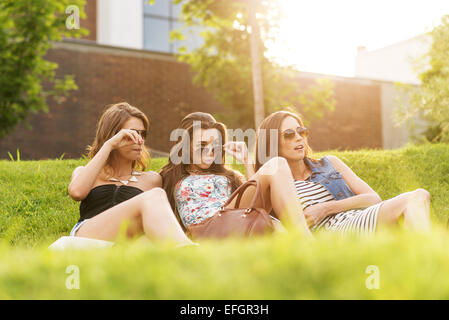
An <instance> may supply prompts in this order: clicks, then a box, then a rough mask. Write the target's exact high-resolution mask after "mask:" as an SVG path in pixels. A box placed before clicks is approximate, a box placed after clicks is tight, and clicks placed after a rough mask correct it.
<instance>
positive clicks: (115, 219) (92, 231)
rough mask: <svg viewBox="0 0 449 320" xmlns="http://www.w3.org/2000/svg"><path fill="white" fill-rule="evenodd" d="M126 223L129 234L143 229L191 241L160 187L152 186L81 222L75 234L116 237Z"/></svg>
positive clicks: (154, 235)
mask: <svg viewBox="0 0 449 320" xmlns="http://www.w3.org/2000/svg"><path fill="white" fill-rule="evenodd" d="M123 223H128V228H127V230H126V232H127V236H129V237H133V236H136V235H139V234H142V233H144V234H145V235H146V236H147V237H148V238H150V239H160V240H169V239H171V240H173V241H175V242H177V243H179V244H191V243H192V242H191V241H190V239H189V238H188V237H187V236H186V235H185V233H184V232H183V230H182V228H181V226H180V225H179V223H178V220H177V219H176V217H175V215H174V213H173V211H172V210H171V207H170V204H169V202H168V199H167V195H166V193H165V191H164V190H163V189H161V188H154V189H151V190H150V191H147V192H144V193H142V194H140V195H138V196H136V197H134V198H132V199H130V200H128V201H124V202H122V203H120V204H118V205H116V206H114V207H112V208H110V209H108V210H106V211H104V212H102V213H100V214H98V215H96V216H95V217H93V218H91V219H89V220H88V221H87V222H86V223H85V224H83V225H82V226H81V228H80V229H79V230H78V231H77V232H76V236H80V237H86V238H93V239H100V240H108V241H114V240H115V239H116V238H117V236H118V233H119V231H120V227H121V225H122V224H123Z"/></svg>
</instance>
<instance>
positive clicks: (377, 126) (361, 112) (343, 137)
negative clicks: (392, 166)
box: [299, 77, 382, 151]
mask: <svg viewBox="0 0 449 320" xmlns="http://www.w3.org/2000/svg"><path fill="white" fill-rule="evenodd" d="M332 81H333V83H334V92H335V98H336V106H335V110H334V111H333V112H327V113H325V114H324V116H323V117H322V118H320V119H316V120H313V121H312V122H311V123H310V125H309V129H310V138H309V143H310V146H311V147H312V149H313V150H315V151H323V150H330V149H340V150H346V149H348V150H355V149H361V148H382V120H381V119H382V114H381V110H382V105H381V87H380V84H379V83H377V82H374V81H366V80H357V79H348V78H334V79H332ZM313 82H314V79H313V78H311V77H305V78H301V79H300V80H299V84H300V86H301V87H307V86H309V85H311V84H313Z"/></svg>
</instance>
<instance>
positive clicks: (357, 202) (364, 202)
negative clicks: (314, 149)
mask: <svg viewBox="0 0 449 320" xmlns="http://www.w3.org/2000/svg"><path fill="white" fill-rule="evenodd" d="M328 159H329V160H330V161H331V163H332V165H333V166H334V168H335V170H337V171H338V172H340V173H341V175H342V177H343V180H344V181H345V182H346V183H347V184H348V186H349V187H350V188H351V190H352V191H353V192H354V194H355V196H353V197H349V198H346V199H342V200H334V201H329V202H328V203H327V211H328V214H333V213H337V212H342V211H346V210H350V209H355V208H365V207H369V206H371V205H374V204H376V203H379V202H381V201H382V199H381V198H380V197H379V195H378V194H377V192H376V191H374V190H373V189H372V188H371V187H370V186H369V185H368V184H367V183H366V182H365V181H363V180H362V179H360V178H359V177H358V176H357V175H356V174H355V173H354V172H353V171H352V170H351V169H350V168H349V167H348V166H347V165H346V164H345V163H344V162H343V161H341V160H340V159H339V158H337V157H335V156H328Z"/></svg>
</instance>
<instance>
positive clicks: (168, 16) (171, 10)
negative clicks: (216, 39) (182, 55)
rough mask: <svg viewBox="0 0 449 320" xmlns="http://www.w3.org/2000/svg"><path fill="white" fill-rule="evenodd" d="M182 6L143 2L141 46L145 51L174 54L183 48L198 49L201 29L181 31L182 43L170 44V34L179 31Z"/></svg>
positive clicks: (161, 0)
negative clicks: (183, 34) (183, 36)
mask: <svg viewBox="0 0 449 320" xmlns="http://www.w3.org/2000/svg"><path fill="white" fill-rule="evenodd" d="M181 14H182V4H177V5H175V4H174V3H173V2H172V1H171V0H158V1H155V2H154V4H153V5H150V4H149V3H148V0H143V15H144V16H143V28H144V29H143V37H144V41H143V46H144V49H146V50H152V51H159V52H166V53H176V52H177V51H178V49H179V48H180V47H182V46H185V47H186V48H187V50H193V49H195V48H198V47H199V46H201V44H202V38H201V36H200V30H201V28H198V27H194V28H188V29H187V30H183V33H185V40H184V41H175V42H170V32H171V31H172V30H176V29H179V28H180V27H181V26H182V22H179V18H180V16H181Z"/></svg>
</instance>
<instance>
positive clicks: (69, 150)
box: [0, 0, 406, 159]
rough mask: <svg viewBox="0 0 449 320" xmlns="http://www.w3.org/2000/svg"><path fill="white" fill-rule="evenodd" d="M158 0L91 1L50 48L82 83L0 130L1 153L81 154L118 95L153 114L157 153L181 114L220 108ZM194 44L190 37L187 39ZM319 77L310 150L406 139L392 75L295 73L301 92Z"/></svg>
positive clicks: (169, 11)
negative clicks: (318, 112)
mask: <svg viewBox="0 0 449 320" xmlns="http://www.w3.org/2000/svg"><path fill="white" fill-rule="evenodd" d="M170 2H171V1H169V0H167V1H166V4H167V3H170ZM157 3H159V4H160V6H159V7H152V8H151V9H154V10H153V11H151V10H150V9H148V8H147V7H146V6H147V4H145V2H144V1H142V0H127V1H120V0H97V1H95V0H88V2H87V7H86V13H87V19H86V20H82V22H81V25H82V27H85V28H87V29H89V30H90V34H89V36H87V37H85V39H82V40H73V39H65V40H64V41H62V42H60V43H55V44H54V47H53V49H51V50H50V51H49V52H48V54H47V59H48V60H50V61H54V62H56V63H58V65H59V68H58V69H57V76H58V77H62V76H63V75H65V74H73V75H74V76H75V81H76V83H77V85H78V87H79V89H78V90H77V91H73V92H72V93H71V94H70V96H69V97H68V98H67V100H66V101H65V102H64V103H62V104H56V103H54V102H53V101H49V112H48V113H39V114H35V115H32V116H31V117H30V119H29V123H30V125H31V129H29V128H27V127H26V126H25V125H20V126H18V127H17V128H16V130H14V131H13V132H12V133H11V134H10V135H8V136H7V137H5V138H3V139H1V140H0V158H8V152H11V153H13V154H14V153H15V151H16V150H17V149H19V150H20V154H21V158H22V159H46V158H59V157H60V156H61V155H62V154H64V157H65V158H78V157H80V156H81V155H82V154H84V153H85V150H86V146H87V145H88V144H90V143H92V141H93V138H94V136H95V130H96V128H95V125H96V122H97V120H98V118H99V116H100V115H101V113H102V111H103V110H104V108H105V106H106V105H109V104H112V103H117V102H121V101H127V102H129V103H130V104H132V105H134V106H136V107H138V108H140V109H142V110H143V111H144V112H145V113H146V114H147V115H148V116H149V118H150V121H151V124H150V130H149V139H148V141H147V142H146V143H147V146H148V147H150V148H151V149H152V150H158V151H162V152H168V151H169V146H170V141H169V139H170V133H171V131H172V130H173V129H175V128H176V126H177V125H178V123H179V121H180V120H181V119H182V118H183V117H184V116H185V115H186V114H188V113H190V112H193V111H203V112H210V113H215V112H223V111H224V110H226V109H225V107H224V106H223V105H222V104H221V103H220V102H219V101H218V100H217V99H216V98H215V97H214V96H213V95H212V94H211V93H210V92H208V91H207V90H206V89H205V88H203V87H199V86H196V85H194V84H193V83H192V78H193V74H192V72H191V70H190V68H189V66H188V65H186V64H184V63H180V62H179V61H177V59H176V57H175V56H174V55H173V53H174V51H175V50H176V46H174V45H172V44H171V43H170V42H169V41H168V39H169V35H167V34H168V33H169V32H170V30H172V28H177V25H176V21H175V17H176V15H179V12H180V11H179V10H180V9H179V7H175V6H171V5H169V6H167V5H165V7H164V5H162V4H161V3H164V1H161V0H159V1H156V4H157ZM120 17H121V18H120ZM159 20H160V21H159ZM161 21H162V22H164V23H163V24H160V23H159V22H161ZM162 25H164V27H162ZM122 27H124V28H125V29H126V30H127V31H126V32H125V31H124V29H122ZM151 33H156V35H151ZM199 44H200V40H195V39H193V40H192V43H191V44H190V45H191V46H192V48H193V47H195V46H196V45H199ZM323 77H324V78H328V79H330V80H331V81H332V82H333V83H334V87H335V98H336V101H337V103H336V108H335V111H334V112H329V113H326V114H325V115H324V117H323V118H321V119H318V120H315V121H313V123H311V125H310V130H311V135H310V144H311V147H312V148H313V149H314V150H315V151H323V150H333V149H334V150H335V149H338V150H356V149H361V148H377V149H379V148H394V147H400V146H402V145H403V144H404V143H405V142H406V141H405V140H404V139H405V138H404V137H403V136H401V132H399V131H398V132H395V131H394V130H395V129H394V128H393V129H392V128H390V127H391V125H390V122H391V121H390V118H389V115H390V114H391V110H392V105H393V101H394V94H395V92H394V83H393V82H391V81H379V80H371V79H363V78H349V77H337V76H329V75H320V74H313V73H304V72H301V73H298V76H297V82H298V94H299V93H300V92H301V90H303V89H304V88H306V87H307V86H309V85H312V84H314V82H315V80H316V79H317V78H323ZM248 94H251V93H248ZM299 111H300V110H299ZM230 128H231V127H230ZM386 128H388V130H386ZM37 133H38V134H37Z"/></svg>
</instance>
